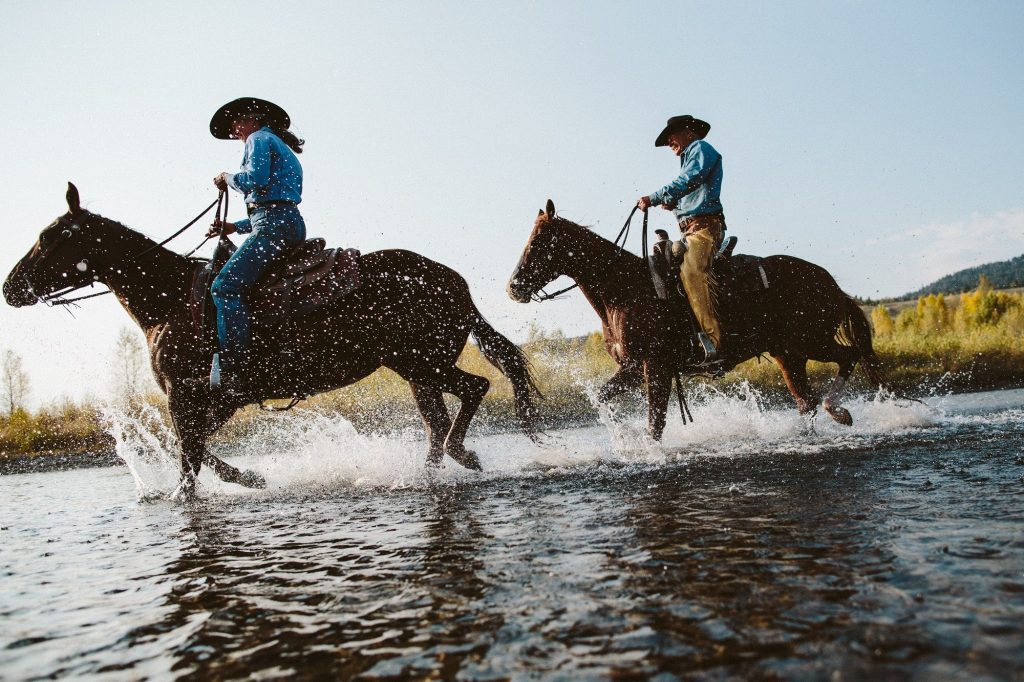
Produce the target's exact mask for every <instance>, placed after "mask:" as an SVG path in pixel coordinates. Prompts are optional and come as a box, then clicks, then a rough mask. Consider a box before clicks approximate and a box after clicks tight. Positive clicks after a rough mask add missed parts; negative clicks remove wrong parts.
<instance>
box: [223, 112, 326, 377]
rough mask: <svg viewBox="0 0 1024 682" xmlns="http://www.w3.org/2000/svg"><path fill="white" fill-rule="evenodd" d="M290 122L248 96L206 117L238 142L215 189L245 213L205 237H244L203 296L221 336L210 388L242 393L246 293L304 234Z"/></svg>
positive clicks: (298, 148)
mask: <svg viewBox="0 0 1024 682" xmlns="http://www.w3.org/2000/svg"><path fill="white" fill-rule="evenodd" d="M290 125H291V120H290V119H289V117H288V114H287V113H285V111H284V109H282V108H281V107H279V106H277V105H276V104H273V103H272V102H268V101H266V100H261V99H257V98H255V97H242V98H239V99H236V100H234V101H232V102H228V103H227V104H225V105H224V106H222V107H221V108H220V109H218V110H217V112H216V113H215V114H214V115H213V118H212V119H211V120H210V132H211V133H213V136H214V137H216V138H218V139H222V140H223V139H239V140H244V141H245V155H244V156H243V158H242V167H241V169H240V170H239V171H238V172H237V173H220V174H218V175H217V177H215V178H214V179H213V184H214V185H216V186H217V188H218V189H221V190H226V189H227V188H229V187H230V188H231V189H233V190H235V191H237V192H240V193H242V194H243V195H244V197H245V204H246V210H247V212H248V214H249V217H248V218H247V219H244V220H239V221H237V222H234V223H223V224H220V223H218V224H216V225H214V227H213V228H211V229H210V232H209V236H215V235H217V234H219V233H220V232H222V231H223V233H224V234H231V233H232V232H238V233H241V234H249V233H251V236H250V237H249V238H248V239H246V240H245V241H244V242H243V243H242V245H241V246H239V247H238V249H237V250H236V251H235V253H234V254H233V255H232V256H231V258H229V259H228V261H227V263H225V264H224V267H223V268H221V270H220V273H219V274H218V275H217V277H216V279H214V281H213V286H212V287H211V289H210V293H211V294H212V296H213V301H214V304H215V305H216V307H217V336H218V339H219V341H220V355H219V359H220V367H219V369H220V382H219V385H218V382H217V381H216V379H215V377H214V376H211V388H214V389H220V388H223V389H224V390H225V391H230V392H233V393H239V394H244V393H245V375H246V373H247V371H248V370H249V369H250V368H251V366H252V362H253V361H254V358H253V357H251V348H250V346H251V343H252V331H251V326H250V322H251V320H250V314H249V309H248V306H247V305H246V302H245V296H246V293H247V291H248V289H249V288H251V287H252V286H253V285H254V284H255V283H256V281H257V280H258V279H259V278H260V276H261V275H262V274H263V273H264V272H265V271H266V270H267V268H268V267H269V266H270V265H271V264H272V263H273V262H274V261H275V260H277V259H279V258H280V257H281V256H283V255H285V254H287V253H288V252H289V251H290V250H292V249H293V248H295V247H296V246H298V245H299V244H301V243H302V242H303V241H305V239H306V225H305V223H304V222H303V220H302V216H301V215H300V214H299V209H298V203H299V202H300V201H302V166H301V165H300V164H299V160H298V158H297V157H296V156H295V155H296V154H299V153H301V152H302V145H303V144H305V140H300V139H299V138H298V137H297V136H296V135H295V134H294V133H293V132H291V131H290V130H288V128H289V127H290Z"/></svg>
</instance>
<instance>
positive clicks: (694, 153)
mask: <svg viewBox="0 0 1024 682" xmlns="http://www.w3.org/2000/svg"><path fill="white" fill-rule="evenodd" d="M718 158H719V155H718V152H716V151H715V149H714V147H712V146H711V145H709V144H708V143H707V142H704V141H703V140H699V141H698V142H697V144H695V145H693V147H692V149H691V150H689V151H688V152H687V154H686V156H685V157H684V158H683V168H682V170H681V171H680V172H679V177H678V178H676V179H675V180H673V181H672V182H670V183H668V184H667V185H665V186H664V187H662V188H661V189H659V190H658V191H657V192H654V193H653V194H651V195H650V196H649V197H648V198H649V199H650V200H651V204H652V205H654V206H660V205H661V204H665V203H667V204H677V203H679V200H680V199H682V198H683V197H685V196H686V195H687V194H689V193H690V192H692V191H693V190H695V189H697V188H698V187H700V186H701V185H702V184H703V183H704V181H705V180H706V179H707V177H708V174H709V173H710V172H711V169H713V168H714V167H715V164H716V163H718Z"/></svg>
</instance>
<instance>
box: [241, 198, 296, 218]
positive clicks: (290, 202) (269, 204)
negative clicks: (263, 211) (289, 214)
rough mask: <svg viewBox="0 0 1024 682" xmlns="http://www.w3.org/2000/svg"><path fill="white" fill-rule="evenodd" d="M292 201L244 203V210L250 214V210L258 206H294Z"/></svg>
mask: <svg viewBox="0 0 1024 682" xmlns="http://www.w3.org/2000/svg"><path fill="white" fill-rule="evenodd" d="M296 205H297V204H296V203H295V202H294V201H264V202H261V203H258V204H246V205H245V212H246V213H248V214H249V215H252V212H253V211H255V210H256V209H258V208H277V207H278V206H296Z"/></svg>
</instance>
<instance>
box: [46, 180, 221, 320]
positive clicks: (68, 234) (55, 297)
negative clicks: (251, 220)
mask: <svg viewBox="0 0 1024 682" xmlns="http://www.w3.org/2000/svg"><path fill="white" fill-rule="evenodd" d="M214 206H216V207H217V212H216V215H215V220H217V221H221V222H226V221H227V217H228V193H227V191H224V190H222V191H221V192H220V194H218V196H217V199H216V200H215V201H214V202H213V203H211V204H210V205H209V206H207V207H206V208H204V209H203V210H202V212H201V213H200V214H199V215H197V216H196V217H195V218H193V219H192V220H190V221H189V222H188V223H186V224H185V226H184V227H182V228H181V229H180V230H178V231H177V232H175V233H174V234H172V235H171V236H170V237H168V238H167V239H165V240H163V241H162V242H160V243H159V244H153V245H152V246H149V247H147V248H145V249H143V250H142V251H139V252H138V253H137V254H135V255H134V256H131V257H130V258H129V259H128V262H131V261H134V260H137V259H138V258H141V257H142V256H145V255H146V254H148V253H150V252H152V251H155V250H156V249H158V248H160V247H161V246H163V245H165V244H167V243H168V242H169V241H171V240H172V239H174V238H175V237H177V236H178V235H180V234H181V233H182V232H184V231H185V230H187V229H188V228H190V227H192V226H193V225H195V224H196V223H197V222H199V219H200V218H202V217H203V216H204V215H206V214H207V213H209V212H210V209H212V208H213V207H214ZM78 231H79V227H78V226H77V225H72V226H71V227H70V228H67V229H65V230H64V231H63V232H61V234H60V237H59V238H58V240H57V241H56V242H54V243H53V244H51V245H50V246H49V247H47V248H46V250H45V251H44V252H43V254H42V255H41V256H40V257H39V260H38V261H36V265H37V266H38V265H39V264H40V263H42V262H43V261H44V260H46V259H47V258H49V257H50V256H51V255H52V254H53V252H54V251H55V250H56V249H57V247H59V246H60V245H62V244H64V243H65V242H66V241H67V240H69V239H71V238H72V237H74V236H75V235H76V234H77V233H78ZM209 240H210V237H207V238H206V239H204V240H203V241H202V242H200V243H199V246H197V247H196V248H194V249H192V250H191V251H189V252H188V253H186V254H184V255H185V257H186V258H188V257H189V256H191V255H192V254H193V253H195V252H196V251H198V250H199V249H200V248H201V247H202V246H203V244H205V243H206V242H208V241H209ZM76 268H77V269H78V270H79V271H80V272H86V271H88V269H89V263H88V261H87V260H85V259H82V260H81V261H79V262H78V264H77V265H76ZM94 277H95V276H94ZM94 281H95V279H93V280H92V281H87V282H83V283H82V284H76V285H73V286H69V287H65V288H64V289H60V290H58V291H54V292H51V293H49V294H45V295H43V296H39V297H38V298H39V300H40V301H42V302H43V303H45V304H47V305H49V306H55V305H73V304H76V303H78V301H84V300H85V299H87V298H95V297H96V296H103V295H104V294H109V293H111V292H110V290H109V289H107V290H106V291H99V292H96V293H95V294H87V295H85V296H77V297H75V298H61V297H62V296H66V295H67V294H70V293H71V292H73V291H78V290H79V289H84V288H85V287H91V286H92V285H93V283H94Z"/></svg>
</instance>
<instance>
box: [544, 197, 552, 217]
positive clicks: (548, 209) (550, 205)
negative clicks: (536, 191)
mask: <svg viewBox="0 0 1024 682" xmlns="http://www.w3.org/2000/svg"><path fill="white" fill-rule="evenodd" d="M544 212H545V213H547V214H548V218H554V217H555V202H553V201H551V199H548V205H547V206H545V207H544Z"/></svg>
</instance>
